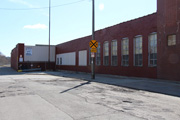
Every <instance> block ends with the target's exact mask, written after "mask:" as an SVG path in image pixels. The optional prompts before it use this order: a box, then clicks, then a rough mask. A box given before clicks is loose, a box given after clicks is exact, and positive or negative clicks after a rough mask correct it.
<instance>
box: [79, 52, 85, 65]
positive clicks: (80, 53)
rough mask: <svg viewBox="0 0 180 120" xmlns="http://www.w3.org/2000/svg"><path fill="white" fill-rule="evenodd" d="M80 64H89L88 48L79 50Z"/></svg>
mask: <svg viewBox="0 0 180 120" xmlns="http://www.w3.org/2000/svg"><path fill="white" fill-rule="evenodd" d="M79 66H87V50H83V51H79Z"/></svg>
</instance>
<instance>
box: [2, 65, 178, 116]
mask: <svg viewBox="0 0 180 120" xmlns="http://www.w3.org/2000/svg"><path fill="white" fill-rule="evenodd" d="M3 72H4V74H3ZM8 73H9V74H8ZM0 74H1V75H0V120H178V119H180V107H179V105H180V97H175V96H170V95H163V94H160V93H152V92H147V91H143V90H135V89H129V88H125V87H120V86H114V85H108V84H102V83H97V82H93V81H86V80H82V79H78V78H72V77H70V76H69V77H68V76H66V77H63V76H54V75H50V74H47V73H45V72H34V73H16V72H15V71H13V70H11V69H10V68H3V71H2V70H0Z"/></svg>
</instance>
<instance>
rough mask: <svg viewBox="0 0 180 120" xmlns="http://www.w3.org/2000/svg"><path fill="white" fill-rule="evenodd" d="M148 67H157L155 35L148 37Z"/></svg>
mask: <svg viewBox="0 0 180 120" xmlns="http://www.w3.org/2000/svg"><path fill="white" fill-rule="evenodd" d="M148 46H149V66H157V34H156V33H152V34H150V35H149V45H148Z"/></svg>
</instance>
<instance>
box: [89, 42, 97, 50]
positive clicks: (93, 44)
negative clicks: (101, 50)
mask: <svg viewBox="0 0 180 120" xmlns="http://www.w3.org/2000/svg"><path fill="white" fill-rule="evenodd" d="M89 46H90V48H92V49H94V48H97V47H98V42H97V41H96V40H91V41H90V42H89Z"/></svg>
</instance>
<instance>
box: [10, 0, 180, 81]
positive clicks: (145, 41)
mask: <svg viewBox="0 0 180 120" xmlns="http://www.w3.org/2000/svg"><path fill="white" fill-rule="evenodd" d="M157 3H158V4H157V13H153V14H151V15H147V16H144V17H141V18H138V19H134V20H131V21H128V22H124V23H120V24H117V25H114V26H111V27H108V28H105V29H102V30H98V31H96V32H95V38H96V40H97V41H98V43H99V45H98V49H97V53H96V57H95V58H96V62H95V63H96V66H95V72H96V73H101V74H113V75H123V76H135V77H147V78H160V79H169V80H180V0H157ZM90 41H91V36H87V37H83V38H79V39H76V40H72V41H69V42H66V43H62V44H59V45H56V53H55V57H56V58H55V62H56V65H55V66H54V67H55V68H56V69H57V70H71V71H81V72H90V71H91V66H90V61H91V60H90V59H91V57H90V49H89V42H90ZM16 52H17V51H12V57H13V58H14V54H17V53H16Z"/></svg>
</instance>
